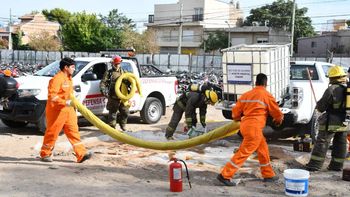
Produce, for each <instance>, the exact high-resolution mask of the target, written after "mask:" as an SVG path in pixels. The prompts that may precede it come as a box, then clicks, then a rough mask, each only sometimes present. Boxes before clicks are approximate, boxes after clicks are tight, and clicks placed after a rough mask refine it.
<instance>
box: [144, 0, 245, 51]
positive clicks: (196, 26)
mask: <svg viewBox="0 0 350 197" xmlns="http://www.w3.org/2000/svg"><path fill="white" fill-rule="evenodd" d="M242 20H243V12H242V10H241V9H240V6H239V3H238V2H234V1H231V2H229V3H226V2H223V1H219V0H179V1H178V2H177V3H174V4H156V5H154V14H152V15H149V17H148V23H146V24H145V26H147V28H148V29H151V30H154V31H155V32H156V35H157V44H158V46H159V47H160V52H161V53H178V51H179V49H180V51H181V53H187V54H188V53H192V54H198V53H200V52H202V49H201V48H200V45H201V43H202V41H203V39H204V38H205V37H206V35H207V34H208V32H210V31H213V30H214V29H220V28H222V29H227V30H228V29H230V28H234V27H237V26H240V25H241V24H242ZM180 29H182V31H180ZM179 32H182V36H181V34H179ZM180 37H181V40H180ZM179 45H180V47H179Z"/></svg>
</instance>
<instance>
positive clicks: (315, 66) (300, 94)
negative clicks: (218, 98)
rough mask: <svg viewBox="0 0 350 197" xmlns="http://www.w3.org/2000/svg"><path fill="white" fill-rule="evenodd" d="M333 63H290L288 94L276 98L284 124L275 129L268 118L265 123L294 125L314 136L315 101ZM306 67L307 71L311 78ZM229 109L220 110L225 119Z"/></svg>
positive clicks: (325, 86) (321, 92)
mask: <svg viewBox="0 0 350 197" xmlns="http://www.w3.org/2000/svg"><path fill="white" fill-rule="evenodd" d="M332 66H334V65H333V64H331V63H327V62H317V61H294V62H291V63H290V76H289V77H290V78H289V84H288V87H287V94H285V95H283V96H282V97H283V98H282V99H281V100H280V101H279V105H280V109H281V111H282V112H283V113H284V121H283V124H282V125H281V126H280V127H278V128H276V127H275V126H274V124H273V123H272V121H271V119H269V120H268V122H267V124H268V125H270V126H271V127H272V128H274V129H277V130H282V129H284V128H286V127H294V128H297V131H298V132H299V134H311V136H312V138H313V139H314V138H315V136H316V135H317V121H316V120H317V113H316V112H315V107H316V101H318V100H319V99H320V98H321V97H322V95H323V93H324V91H325V90H326V89H327V87H328V84H329V79H328V78H327V73H328V69H329V68H330V67H332ZM307 70H309V73H310V79H311V80H310V79H309V77H308V74H307ZM227 94H228V93H227V92H224V96H223V97H224V98H226V97H227V98H228V96H227ZM232 97H233V96H232ZM230 98H231V97H230ZM226 102H227V101H226ZM233 106H234V103H231V105H230V108H231V107H233ZM230 108H225V109H222V113H223V115H224V117H225V118H227V119H230V118H231V110H230Z"/></svg>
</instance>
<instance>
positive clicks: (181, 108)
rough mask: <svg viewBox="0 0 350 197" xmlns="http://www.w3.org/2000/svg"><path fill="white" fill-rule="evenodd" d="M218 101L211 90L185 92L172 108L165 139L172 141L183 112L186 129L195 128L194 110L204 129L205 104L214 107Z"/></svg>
mask: <svg viewBox="0 0 350 197" xmlns="http://www.w3.org/2000/svg"><path fill="white" fill-rule="evenodd" d="M217 101H218V96H217V94H216V93H215V92H214V91H212V90H206V91H205V92H204V93H201V92H192V91H191V92H185V93H183V94H182V95H181V96H179V98H178V99H177V101H176V103H175V104H174V107H173V111H174V113H173V115H172V116H171V119H170V122H169V124H168V126H167V128H166V133H165V137H166V138H167V139H168V140H173V139H174V138H173V134H174V132H175V129H176V127H177V125H178V124H179V122H180V120H181V118H182V114H183V113H184V112H185V118H186V125H187V128H189V129H190V128H192V127H196V124H197V118H196V108H199V116H200V122H201V124H202V126H203V127H206V122H205V116H206V113H207V104H212V105H214V104H215V103H216V102H217Z"/></svg>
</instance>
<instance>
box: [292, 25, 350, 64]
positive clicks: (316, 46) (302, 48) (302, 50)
mask: <svg viewBox="0 0 350 197" xmlns="http://www.w3.org/2000/svg"><path fill="white" fill-rule="evenodd" d="M330 53H336V54H343V55H350V29H344V30H339V31H336V32H324V33H322V35H317V36H313V37H308V38H299V39H298V55H299V56H316V57H328V56H329V55H330Z"/></svg>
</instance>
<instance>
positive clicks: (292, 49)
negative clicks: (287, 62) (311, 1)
mask: <svg viewBox="0 0 350 197" xmlns="http://www.w3.org/2000/svg"><path fill="white" fill-rule="evenodd" d="M294 24H295V0H293V12H292V27H291V36H292V37H291V49H290V55H291V56H292V57H293V54H294Z"/></svg>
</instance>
